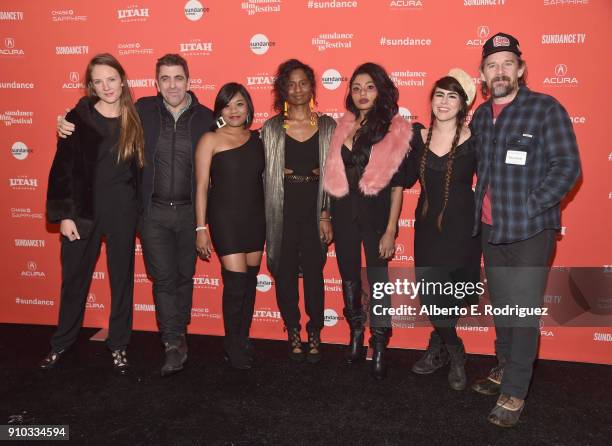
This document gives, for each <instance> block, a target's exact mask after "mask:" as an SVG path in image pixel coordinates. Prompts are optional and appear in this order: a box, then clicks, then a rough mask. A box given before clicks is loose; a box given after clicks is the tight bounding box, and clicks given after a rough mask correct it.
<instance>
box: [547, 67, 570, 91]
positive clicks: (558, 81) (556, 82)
mask: <svg viewBox="0 0 612 446" xmlns="http://www.w3.org/2000/svg"><path fill="white" fill-rule="evenodd" d="M544 85H545V86H552V87H575V86H577V85H578V79H577V78H576V77H575V76H572V75H571V74H570V73H569V69H568V68H567V65H565V64H563V63H560V64H557V65H556V66H555V68H554V76H550V77H545V78H544Z"/></svg>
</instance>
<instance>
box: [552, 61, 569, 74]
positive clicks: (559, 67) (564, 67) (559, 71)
mask: <svg viewBox="0 0 612 446" xmlns="http://www.w3.org/2000/svg"><path fill="white" fill-rule="evenodd" d="M566 74H567V65H565V64H564V63H560V64H559V65H557V66H556V67H555V75H556V76H559V77H561V76H565V75H566Z"/></svg>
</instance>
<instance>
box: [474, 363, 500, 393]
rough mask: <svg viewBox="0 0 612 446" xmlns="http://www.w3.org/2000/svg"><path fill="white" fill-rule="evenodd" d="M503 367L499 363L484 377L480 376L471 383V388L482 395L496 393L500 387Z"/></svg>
mask: <svg viewBox="0 0 612 446" xmlns="http://www.w3.org/2000/svg"><path fill="white" fill-rule="evenodd" d="M503 376H504V368H503V367H502V366H500V365H498V366H496V367H493V368H492V369H491V371H490V372H489V376H487V377H486V378H480V379H478V380H476V382H475V383H474V384H472V389H473V390H475V391H476V392H478V393H481V394H482V395H497V394H498V393H499V388H500V387H501V381H502V377H503Z"/></svg>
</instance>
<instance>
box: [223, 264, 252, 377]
mask: <svg viewBox="0 0 612 446" xmlns="http://www.w3.org/2000/svg"><path fill="white" fill-rule="evenodd" d="M246 276H247V274H246V273H241V272H237V271H229V270H226V269H225V268H221V277H222V278H223V326H224V328H225V339H224V340H223V344H224V347H225V354H226V356H225V358H226V360H227V361H228V362H229V363H230V365H231V366H232V367H234V368H236V369H240V370H247V369H250V368H251V358H250V357H249V355H248V354H247V352H246V345H245V342H244V339H243V338H242V336H241V328H242V314H243V307H244V299H245V293H246Z"/></svg>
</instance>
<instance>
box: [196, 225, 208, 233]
mask: <svg viewBox="0 0 612 446" xmlns="http://www.w3.org/2000/svg"><path fill="white" fill-rule="evenodd" d="M206 230H208V228H207V227H206V226H196V232H200V231H206Z"/></svg>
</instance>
